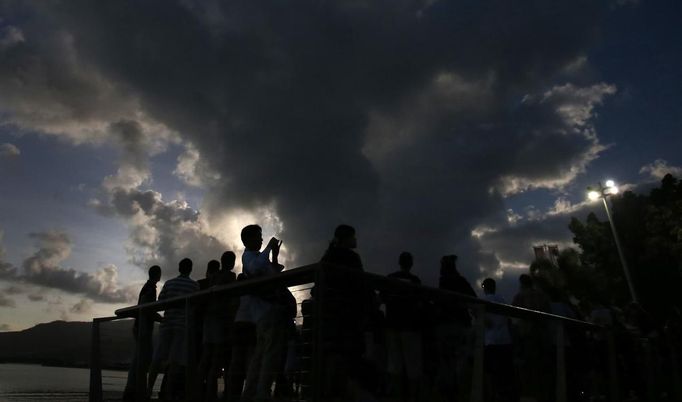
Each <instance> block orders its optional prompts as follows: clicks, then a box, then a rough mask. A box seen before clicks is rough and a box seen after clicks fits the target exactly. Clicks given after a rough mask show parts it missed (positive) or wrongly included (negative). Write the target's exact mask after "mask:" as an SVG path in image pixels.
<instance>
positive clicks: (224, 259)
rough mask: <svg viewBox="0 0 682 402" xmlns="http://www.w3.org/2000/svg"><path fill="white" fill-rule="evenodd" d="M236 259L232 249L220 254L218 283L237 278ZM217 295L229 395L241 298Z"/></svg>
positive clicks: (223, 362) (223, 364)
mask: <svg viewBox="0 0 682 402" xmlns="http://www.w3.org/2000/svg"><path fill="white" fill-rule="evenodd" d="M236 259H237V256H236V255H235V254H234V252H232V251H225V252H224V253H223V254H222V255H221V256H220V273H219V277H218V278H217V282H218V283H217V285H219V286H222V285H228V284H230V283H234V282H235V281H236V280H237V275H236V274H235V273H234V272H233V270H234V264H235V260H236ZM216 297H217V298H218V299H219V300H218V303H217V305H216V307H217V308H218V311H219V313H218V316H219V317H220V318H219V320H220V321H221V323H222V326H223V331H222V333H223V340H222V351H223V353H222V355H223V361H222V364H221V366H222V367H223V368H224V374H223V383H224V384H225V386H224V392H225V395H227V389H228V387H229V385H228V382H227V370H228V369H229V367H230V360H231V359H232V325H233V323H234V317H235V315H236V314H237V308H238V307H239V298H238V297H234V296H228V295H226V294H222V295H219V296H216Z"/></svg>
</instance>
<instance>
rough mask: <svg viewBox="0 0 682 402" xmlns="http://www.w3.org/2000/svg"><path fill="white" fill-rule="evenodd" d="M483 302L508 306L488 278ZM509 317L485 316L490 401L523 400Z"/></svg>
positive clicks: (484, 286) (484, 281) (485, 364)
mask: <svg viewBox="0 0 682 402" xmlns="http://www.w3.org/2000/svg"><path fill="white" fill-rule="evenodd" d="M482 287H483V293H484V295H483V299H485V300H487V301H489V302H493V303H501V304H506V303H507V302H506V301H505V300H504V298H502V296H499V295H497V294H495V292H496V290H497V284H496V283H495V280H494V279H493V278H486V279H484V280H483V283H482ZM509 325H510V322H509V317H506V316H503V315H498V314H491V313H486V315H485V363H484V365H483V367H485V372H486V374H487V375H488V378H489V380H490V383H491V385H492V386H491V387H487V388H486V389H489V390H490V392H489V396H490V398H489V400H491V401H509V402H512V401H513V402H516V401H518V400H519V396H518V392H517V390H516V381H515V380H516V372H515V369H514V348H513V344H512V337H511V332H510V328H509Z"/></svg>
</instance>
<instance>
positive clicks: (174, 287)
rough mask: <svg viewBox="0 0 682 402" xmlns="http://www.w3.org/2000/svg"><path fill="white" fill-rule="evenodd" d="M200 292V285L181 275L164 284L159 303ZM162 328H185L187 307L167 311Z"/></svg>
mask: <svg viewBox="0 0 682 402" xmlns="http://www.w3.org/2000/svg"><path fill="white" fill-rule="evenodd" d="M198 290H199V284H198V283H196V282H195V281H194V280H192V279H190V277H189V276H183V275H180V276H178V277H175V278H173V279H170V280H168V281H167V282H166V283H164V284H163V288H162V289H161V293H159V301H161V300H165V299H170V298H173V297H177V296H182V295H185V294H187V293H192V292H196V291H198ZM161 326H162V327H167V328H180V329H182V328H185V307H184V306H183V307H173V308H169V309H167V310H166V311H165V312H164V313H163V321H162V322H161Z"/></svg>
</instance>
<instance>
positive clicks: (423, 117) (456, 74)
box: [0, 0, 615, 272]
mask: <svg viewBox="0 0 682 402" xmlns="http://www.w3.org/2000/svg"><path fill="white" fill-rule="evenodd" d="M607 9H608V4H607V3H606V2H594V1H588V0H580V1H558V2H544V1H534V2H527V3H523V4H519V3H517V2H509V1H503V0H490V1H480V2H467V1H426V0H425V1H407V0H401V1H374V2H369V1H352V2H344V1H339V2H318V1H300V2H294V3H282V2H276V1H263V2H254V1H233V2H217V1H197V2H193V1H183V2H177V3H175V2H168V1H163V2H153V1H149V2H132V1H129V2H126V1H121V2H107V3H93V2H85V1H74V2H62V3H51V2H50V3H48V2H31V3H11V4H10V6H8V7H6V8H5V10H6V11H5V13H9V14H15V15H21V17H22V18H21V21H17V22H16V23H15V22H13V24H15V25H16V26H17V27H18V28H17V29H20V30H21V33H22V38H23V41H21V42H16V43H15V44H13V45H12V47H11V48H8V49H9V50H4V51H5V52H15V53H12V54H9V53H5V54H7V55H8V56H5V58H4V60H7V61H10V62H16V61H15V60H20V61H23V62H24V64H27V65H32V64H30V63H29V61H28V60H33V59H29V58H27V56H24V57H25V58H24V59H22V55H23V53H22V52H24V53H26V52H29V53H30V52H33V53H31V54H37V55H38V56H40V57H38V60H42V61H43V64H41V66H44V67H45V68H48V69H55V72H57V67H60V68H62V69H64V70H66V71H67V72H69V71H71V72H72V73H71V74H70V75H67V76H66V77H64V82H63V83H62V85H61V86H57V88H62V87H64V88H67V89H65V90H64V91H61V92H62V95H61V96H62V97H63V98H64V99H66V100H64V99H61V98H60V99H54V95H52V94H53V93H54V92H55V91H52V92H47V91H44V90H43V89H44V88H43V87H38V88H35V89H36V94H37V95H36V96H35V97H36V101H37V102H38V104H44V105H46V107H51V108H54V107H55V105H67V106H69V107H70V109H69V108H67V110H69V111H75V110H79V108H82V109H83V110H85V111H86V112H87V113H86V116H96V119H95V120H97V121H105V122H107V127H112V128H116V129H118V131H117V130H109V131H113V132H118V135H119V137H118V139H119V145H120V146H122V147H123V148H124V149H125V148H126V147H128V146H130V145H131V144H132V145H134V144H137V143H138V142H137V141H138V140H139V139H140V138H139V136H137V135H136V134H135V132H136V131H135V130H134V127H130V126H126V127H113V126H109V125H110V124H111V123H113V122H117V121H120V120H121V118H122V117H121V115H122V114H124V113H122V112H121V111H128V110H130V109H131V108H132V109H133V110H134V111H135V112H136V113H138V114H140V113H142V115H143V116H145V117H148V118H150V119H152V120H154V121H157V122H161V123H162V124H163V125H165V126H167V127H169V128H170V129H172V130H174V131H175V132H177V133H179V135H181V136H182V138H183V139H184V141H185V142H186V143H187V144H188V145H187V146H188V149H192V150H195V152H196V153H195V154H191V153H190V154H188V156H187V157H183V158H182V160H181V162H182V163H181V164H179V167H178V169H177V172H178V174H179V175H181V176H182V175H183V174H184V175H185V176H186V177H185V179H186V180H188V181H192V180H193V179H195V178H196V177H195V176H196V175H195V174H194V173H196V172H201V171H207V170H208V171H211V172H217V174H213V175H211V180H200V179H197V180H196V181H195V183H202V184H203V185H204V186H205V187H206V189H207V196H206V199H205V205H204V206H203V209H202V212H204V214H205V215H206V216H207V219H208V220H209V221H212V220H215V219H219V218H220V217H222V216H223V214H225V213H227V215H228V216H229V215H230V213H232V214H234V211H236V210H247V211H254V210H256V209H258V208H265V209H270V210H272V211H274V213H276V215H277V216H278V217H279V219H281V221H282V222H283V225H284V233H283V236H284V238H285V239H286V242H287V245H289V247H290V249H291V250H293V251H294V252H295V254H296V260H297V262H298V263H307V262H310V261H312V260H315V259H317V258H319V255H320V254H321V253H322V251H323V249H324V247H325V243H326V241H327V240H328V239H329V237H330V236H331V232H332V231H333V228H334V226H335V225H336V224H338V223H340V222H347V223H352V224H355V225H356V226H357V227H358V229H359V237H360V246H361V250H362V251H363V252H364V254H365V258H366V259H367V260H368V262H369V264H368V266H369V267H370V269H372V270H379V271H382V270H387V269H389V268H388V267H390V266H392V265H393V261H394V259H395V258H394V254H396V253H398V252H399V251H401V250H403V249H410V250H412V251H413V252H414V253H415V255H416V257H417V258H418V259H419V258H420V257H421V261H423V263H424V264H426V265H428V266H433V267H436V265H437V261H438V256H439V255H441V254H444V253H448V252H452V251H455V250H453V249H454V248H456V247H460V248H464V247H466V248H468V249H470V253H471V254H472V256H473V257H472V258H471V263H472V264H473V263H475V262H476V257H475V254H476V252H477V251H476V249H475V246H473V245H472V242H471V241H470V239H469V236H470V232H471V230H472V229H473V228H474V227H476V226H477V225H479V224H480V223H481V222H486V221H496V220H499V219H501V217H502V216H503V215H504V207H503V202H502V197H503V195H505V194H512V193H514V192H518V191H523V190H525V189H528V188H536V187H549V188H555V187H560V186H562V185H564V184H566V183H568V182H570V181H571V180H572V179H573V178H575V177H576V175H578V174H579V173H581V172H582V171H583V170H584V169H585V166H586V165H587V164H588V163H589V162H590V161H591V160H593V159H594V158H596V157H597V156H598V154H599V152H600V151H601V150H602V149H603V147H602V146H601V145H600V144H599V141H598V138H597V136H596V133H595V132H594V129H593V127H592V125H591V118H592V116H593V108H594V107H596V106H598V105H599V104H600V102H601V101H602V99H603V98H604V97H605V96H607V95H609V94H611V93H613V91H614V90H615V89H614V88H613V87H611V86H608V85H606V84H601V83H590V84H589V85H581V86H579V85H571V84H567V83H566V82H565V80H566V79H567V78H566V76H565V71H566V69H567V68H569V67H570V66H575V65H576V61H577V60H583V64H584V59H585V56H584V55H585V53H586V52H587V50H589V48H590V46H592V45H593V44H594V42H595V40H596V38H597V37H598V30H599V29H598V28H599V23H600V19H601V17H602V16H603V14H604V13H605V12H607ZM17 20H19V18H18V17H17ZM46 22H49V23H46ZM55 32H58V33H59V34H60V35H61V36H59V35H53V33H55ZM44 37H48V38H62V39H51V40H48V41H40V39H38V38H44ZM64 38H65V39H64ZM36 43H40V45H37V44H36ZM36 46H37V47H39V48H38V49H36ZM60 50H67V51H68V53H67V54H68V55H70V56H71V59H73V60H77V61H78V63H77V64H75V65H71V64H68V63H67V62H64V61H60V62H58V61H55V57H51V55H54V54H58V53H59V51H60ZM71 59H68V60H71ZM65 63H67V64H65ZM3 64H7V63H3ZM85 66H87V69H86V68H85ZM50 71H51V70H50ZM59 71H61V70H59ZM2 74H3V76H5V79H6V81H5V82H0V85H2V87H8V88H10V89H16V88H15V87H14V86H13V85H14V84H13V83H14V81H11V80H10V78H12V77H13V76H15V75H16V74H15V73H14V70H11V69H9V68H7V66H5V68H4V69H3V70H2ZM26 74H28V75H29V77H31V76H32V75H31V74H40V71H34V70H28V71H27V72H26ZM64 74H65V73H63V72H59V73H58V74H57V76H58V77H62V76H64ZM7 77H9V78H7ZM28 82H31V80H28ZM74 85H75V87H74ZM103 88H104V89H107V90H106V91H105V90H104V89H103ZM80 89H83V91H80ZM75 91H80V92H78V93H71V92H75ZM44 92H46V93H48V94H50V95H49V96H48V95H45V94H44ZM56 92H57V93H60V91H59V90H57V91H56ZM83 93H85V94H86V95H89V94H90V93H92V94H93V95H97V94H104V95H106V96H100V97H99V98H95V99H96V101H95V102H94V104H91V103H87V104H85V105H80V104H76V103H75V99H72V98H76V97H79V96H80V95H82V94H83ZM12 95H13V96H15V98H13V99H24V100H25V98H22V97H25V96H28V95H25V94H24V93H19V92H18V90H16V91H14V92H12ZM86 98H87V97H86ZM11 99H12V98H11ZM78 99H81V98H80V97H79V98H78ZM81 102H85V100H81ZM97 102H101V103H100V104H97ZM15 103H17V104H18V102H15ZM15 103H12V101H11V100H10V101H8V102H6V103H5V104H4V105H3V108H4V109H8V110H9V113H10V115H11V116H15V117H14V121H17V122H25V121H29V119H28V118H26V116H28V117H32V116H33V114H32V113H31V112H32V111H31V110H29V111H26V110H24V109H19V108H18V107H16V104H15ZM22 104H26V103H25V102H24V103H22ZM131 104H133V105H139V107H137V106H134V107H131V106H129V105H131ZM100 109H106V110H108V111H109V112H108V114H106V115H104V114H103V112H102V111H101V110H100ZM111 110H114V111H116V112H115V113H114V112H111ZM88 113H89V114H88ZM16 116H19V117H16ZM49 116H52V115H49ZM22 118H23V120H22ZM55 120H57V119H56V118H55V119H53V120H49V119H48V121H46V123H45V124H44V129H45V130H50V129H52V130H53V131H58V130H56V129H55V128H54V127H57V128H60V127H62V126H61V125H60V124H62V123H61V122H58V121H55ZM41 121H42V120H41ZM17 124H18V123H17ZM50 125H51V126H50ZM41 127H42V126H41ZM51 127H52V128H51ZM38 128H40V127H38ZM126 130H129V131H126ZM63 131H64V130H62V132H63ZM79 132H82V130H81V131H79ZM125 133H128V134H125ZM148 135H151V134H150V133H147V134H145V138H146V136H148ZM83 136H84V137H86V136H87V135H86V134H83ZM78 138H80V137H78ZM129 153H130V154H131V155H139V154H135V153H134V152H129ZM192 161H195V162H197V163H198V162H199V161H201V164H202V166H203V168H202V169H193V167H192V166H191V164H192ZM137 162H138V161H137V159H135V158H133V159H131V160H126V159H124V160H123V162H122V164H123V165H126V164H128V165H131V164H132V165H133V166H134V167H135V169H138V170H137V171H133V172H132V173H131V171H130V170H128V171H127V173H128V175H127V176H126V177H129V178H130V177H136V178H138V179H141V180H137V182H134V180H128V182H129V183H131V182H134V184H133V185H129V186H124V185H121V184H120V180H119V181H118V182H117V183H118V184H116V185H113V184H112V185H109V186H108V187H107V186H106V184H107V183H105V187H107V188H108V190H109V193H108V195H107V197H105V200H104V201H102V204H103V205H104V206H105V207H107V208H109V207H111V208H114V210H115V211H116V213H117V214H119V215H121V216H142V215H143V216H146V217H147V218H146V219H147V220H148V221H149V222H152V223H154V224H156V225H158V226H154V225H152V227H153V230H151V231H146V229H145V226H140V225H135V226H134V227H133V243H134V244H138V243H139V244H145V242H146V244H148V245H153V247H150V250H151V252H153V253H158V254H161V253H163V254H167V253H173V252H174V250H177V247H176V244H177V242H178V241H180V240H182V237H181V236H182V234H183V233H182V232H178V228H182V227H190V228H192V229H191V230H192V232H191V233H192V235H196V237H195V239H196V243H201V241H202V239H203V237H201V236H205V234H202V229H201V227H199V226H197V224H196V223H195V222H194V221H193V217H192V215H191V213H189V215H187V213H188V212H187V211H186V210H185V209H184V208H182V207H178V206H173V207H169V208H166V209H163V208H160V207H159V209H154V208H155V207H150V206H149V205H161V204H159V203H158V202H157V201H155V199H150V195H149V194H148V193H145V192H144V191H141V190H139V189H137V186H139V183H141V182H142V181H144V179H146V177H144V174H142V173H140V171H139V170H140V169H144V167H143V166H141V165H135V163H137ZM206 167H208V168H209V169H206ZM133 170H134V169H133ZM136 172H137V173H136ZM183 172H184V173H183ZM122 173H126V172H125V171H119V174H118V175H117V176H115V177H114V179H116V178H118V179H120V178H121V177H123V176H125V175H124V174H122ZM138 173H139V174H138ZM114 181H116V180H113V179H112V180H110V182H114ZM122 190H125V191H123V192H122ZM109 195H110V196H111V198H108V196H109ZM151 198H154V197H151ZM148 211H153V213H151V214H150V213H149V212H148ZM178 214H180V215H178ZM166 222H174V224H173V225H167V224H166ZM159 235H162V236H167V239H166V240H163V239H161V240H159V238H158V237H155V236H159ZM474 243H475V242H474ZM187 244H188V245H187V247H188V249H189V247H190V246H192V247H194V246H195V245H194V244H193V243H192V242H191V241H190V242H189V243H187ZM174 247H175V248H174ZM173 255H174V254H173ZM151 256H152V257H154V258H164V257H169V256H168V255H164V256H160V255H154V254H152V255H151ZM469 272H472V271H471V270H470V271H469Z"/></svg>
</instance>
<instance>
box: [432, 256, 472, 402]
mask: <svg viewBox="0 0 682 402" xmlns="http://www.w3.org/2000/svg"><path fill="white" fill-rule="evenodd" d="M438 287H439V288H440V289H443V290H449V291H452V292H457V293H460V294H463V295H466V296H471V297H476V292H474V289H473V288H472V287H471V285H470V284H469V282H468V281H467V280H466V278H464V277H463V276H462V275H460V273H459V271H458V270H457V256H456V255H454V254H453V255H446V256H443V257H442V258H441V260H440V278H439V280H438ZM439 307H440V309H441V312H440V317H439V321H440V322H439V325H438V327H437V328H436V334H435V336H436V342H437V353H438V357H437V358H438V360H439V364H438V367H439V368H438V370H437V371H436V378H435V382H436V388H437V389H438V390H439V392H440V394H441V395H442V396H443V397H445V398H446V400H455V399H456V398H457V395H458V394H459V389H458V386H459V384H460V383H462V382H463V378H459V377H460V376H462V373H463V371H464V367H465V366H466V363H467V358H468V356H469V351H470V349H471V345H470V338H471V314H470V313H469V309H468V307H467V305H466V304H463V303H452V302H449V303H446V304H441V305H439Z"/></svg>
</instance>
